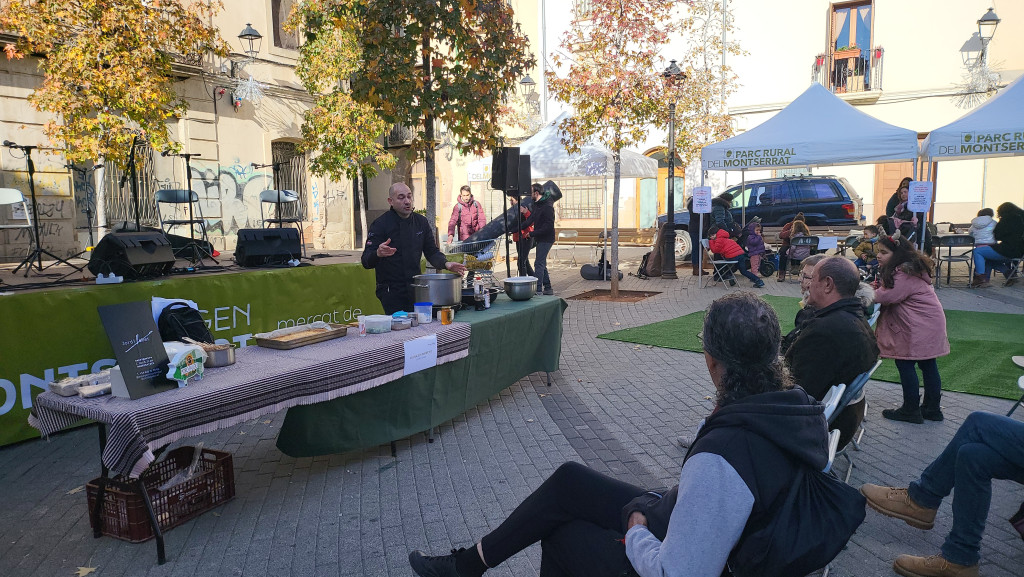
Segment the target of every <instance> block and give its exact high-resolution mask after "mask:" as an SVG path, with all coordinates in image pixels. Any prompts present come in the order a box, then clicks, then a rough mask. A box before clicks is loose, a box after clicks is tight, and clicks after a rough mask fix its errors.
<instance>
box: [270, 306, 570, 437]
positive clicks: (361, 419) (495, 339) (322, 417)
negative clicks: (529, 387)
mask: <svg viewBox="0 0 1024 577" xmlns="http://www.w3.org/2000/svg"><path fill="white" fill-rule="evenodd" d="M567 306H568V305H567V304H566V303H565V301H564V300H562V299H561V298H558V297H534V298H532V299H530V300H528V301H521V302H515V301H511V300H508V299H507V298H506V297H500V298H499V300H497V301H496V302H495V303H494V306H492V307H491V308H490V309H489V310H486V311H480V312H477V311H460V312H459V313H457V314H456V316H455V320H457V321H461V322H467V323H470V324H471V325H472V327H473V328H472V335H471V338H470V345H469V356H468V357H466V358H465V359H461V360H458V361H453V362H450V363H445V364H443V365H440V366H437V367H433V368H430V369H427V370H424V371H420V372H418V373H414V374H412V375H408V376H405V377H402V378H401V379H398V380H396V381H392V382H390V383H386V384H383V385H381V386H379V387H375V388H373V389H370V390H367V391H363V392H361V393H356V394H354V395H349V396H346V397H342V398H339V399H335V400H333V401H328V402H325V403H319V404H316V405H307V406H302V407H293V408H291V409H288V414H287V415H286V416H285V419H284V424H283V425H282V426H281V432H280V433H279V435H278V437H277V447H278V448H279V449H280V450H281V451H282V452H283V453H285V454H287V455H290V456H292V457H312V456H316V455H329V454H332V453H342V452H345V451H353V450H356V449H362V448H365V447H372V446H375V445H379V444H382V443H388V442H391V441H395V440H398V439H404V438H405V437H408V436H409V435H412V434H415V433H419V432H422V431H426V430H428V429H430V428H431V427H435V426H437V425H440V424H441V423H444V422H446V421H448V420H451V419H452V418H454V417H457V416H458V415H461V414H462V413H464V412H466V411H467V410H468V409H469V408H471V407H474V406H476V405H477V404H478V403H480V402H482V401H484V400H486V399H488V398H490V397H491V396H493V395H494V394H495V393H498V392H499V391H501V390H502V389H504V388H505V387H508V386H509V385H511V384H513V383H515V382H516V381H518V380H519V379H521V378H523V377H525V376H527V375H529V374H532V373H536V372H539V371H547V372H552V371H555V370H558V359H559V356H560V355H561V351H562V311H564V310H565V308H566V307H567ZM435 322H436V321H435Z"/></svg>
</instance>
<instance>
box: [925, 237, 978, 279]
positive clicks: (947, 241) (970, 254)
mask: <svg viewBox="0 0 1024 577" xmlns="http://www.w3.org/2000/svg"><path fill="white" fill-rule="evenodd" d="M934 240H935V249H936V253H937V256H936V258H935V288H939V287H940V286H941V285H942V281H941V279H942V263H946V286H949V280H950V275H951V274H952V271H953V263H954V262H964V263H967V278H968V282H969V281H970V279H971V278H972V276H973V272H974V237H973V236H971V235H969V234H945V235H941V236H936V237H935V239H934ZM963 247H970V249H969V250H967V251H966V252H964V253H962V254H958V255H954V254H953V249H954V248H963ZM943 248H945V249H946V255H945V256H943V255H942V249H943Z"/></svg>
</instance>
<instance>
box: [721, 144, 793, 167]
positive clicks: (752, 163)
mask: <svg viewBox="0 0 1024 577" xmlns="http://www.w3.org/2000/svg"><path fill="white" fill-rule="evenodd" d="M794 156H796V149H795V148H755V149H743V148H735V149H729V150H726V151H725V158H723V159H719V160H708V161H705V162H704V164H705V168H709V169H715V168H718V169H721V168H757V167H759V166H786V165H789V164H790V163H791V162H790V161H792V159H793V157H794Z"/></svg>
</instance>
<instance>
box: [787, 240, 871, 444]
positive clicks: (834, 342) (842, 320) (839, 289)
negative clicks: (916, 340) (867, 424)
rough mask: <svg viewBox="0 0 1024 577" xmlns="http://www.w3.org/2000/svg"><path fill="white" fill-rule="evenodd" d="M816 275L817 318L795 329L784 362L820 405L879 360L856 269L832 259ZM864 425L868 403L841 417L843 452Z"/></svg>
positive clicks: (813, 302)
mask: <svg viewBox="0 0 1024 577" xmlns="http://www.w3.org/2000/svg"><path fill="white" fill-rule="evenodd" d="M812 274H813V277H812V278H811V284H810V290H809V293H808V296H807V304H808V305H810V306H812V307H814V308H815V311H816V312H815V313H814V316H812V317H811V318H810V319H808V320H807V322H805V323H804V324H803V325H802V327H800V328H797V329H794V331H799V333H798V334H797V335H796V336H795V338H793V339H789V338H787V339H786V340H787V341H789V342H792V344H791V345H790V347H789V349H788V350H786V351H784V356H785V359H786V363H787V364H788V365H789V370H790V373H791V374H792V375H793V380H794V381H795V382H796V384H798V385H800V386H801V387H803V388H804V390H806V391H807V392H808V393H809V394H810V395H811V396H813V397H814V398H816V399H818V400H819V401H820V400H822V399H823V398H825V395H826V394H828V390H829V389H830V388H832V387H833V386H834V385H838V384H840V383H843V384H846V385H849V384H850V383H851V382H852V381H853V380H854V379H855V378H857V375H859V374H861V373H863V372H865V371H867V370H869V369H870V368H871V367H872V365H874V364H875V361H877V360H878V344H877V343H876V342H875V334H874V333H873V332H872V331H871V327H869V326H868V322H867V319H865V318H864V308H863V306H862V305H861V302H860V300H858V299H857V298H856V296H855V295H856V293H857V287H858V285H859V284H860V274H859V273H858V272H857V267H856V266H854V265H853V263H852V262H850V261H849V260H847V259H845V258H843V257H839V256H833V257H829V258H826V259H825V260H823V261H821V262H819V263H818V265H817V266H815V267H814V272H813V273H812ZM863 419H864V401H861V402H859V403H856V404H852V405H850V406H848V407H846V409H845V410H844V411H843V412H842V413H840V414H839V416H838V417H837V418H836V420H835V423H834V428H837V429H839V447H840V448H842V447H845V446H846V443H848V442H849V441H850V439H852V438H853V435H854V433H855V432H856V431H857V427H858V426H859V425H860V422H861V421H862V420H863Z"/></svg>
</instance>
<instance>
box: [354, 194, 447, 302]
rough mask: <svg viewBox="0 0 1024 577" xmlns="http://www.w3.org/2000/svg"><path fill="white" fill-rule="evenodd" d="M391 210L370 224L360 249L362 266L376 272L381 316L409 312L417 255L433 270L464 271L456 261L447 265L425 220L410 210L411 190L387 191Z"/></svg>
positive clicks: (418, 266) (416, 267)
mask: <svg viewBox="0 0 1024 577" xmlns="http://www.w3.org/2000/svg"><path fill="white" fill-rule="evenodd" d="M388 204H390V205H391V210H389V211H387V212H385V213H384V214H382V215H380V217H378V218H377V220H375V221H373V224H371V225H370V230H369V233H368V234H367V235H366V248H364V249H363V257H362V262H363V267H364V268H372V269H376V273H377V298H378V299H379V300H380V304H382V305H384V313H385V314H389V315H390V314H392V313H395V312H398V311H409V312H412V308H413V302H412V301H413V290H412V288H411V287H410V286H409V285H410V284H412V277H414V276H416V275H418V274H420V256H421V255H422V256H424V257H426V259H427V262H429V263H430V265H431V266H433V267H434V268H436V269H447V270H450V271H452V272H454V273H456V274H462V273H464V272H466V267H465V266H463V265H462V264H460V263H457V262H448V261H447V259H445V257H444V255H443V254H441V251H440V250H439V249H438V248H437V242H435V241H434V231H433V229H432V228H431V227H430V223H429V222H428V221H427V218H426V217H425V216H423V215H421V214H416V213H415V212H413V211H412V209H413V205H412V190H411V189H410V188H409V187H408V186H407V185H405V184H403V183H401V182H396V183H395V184H392V185H391V189H390V190H388Z"/></svg>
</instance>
